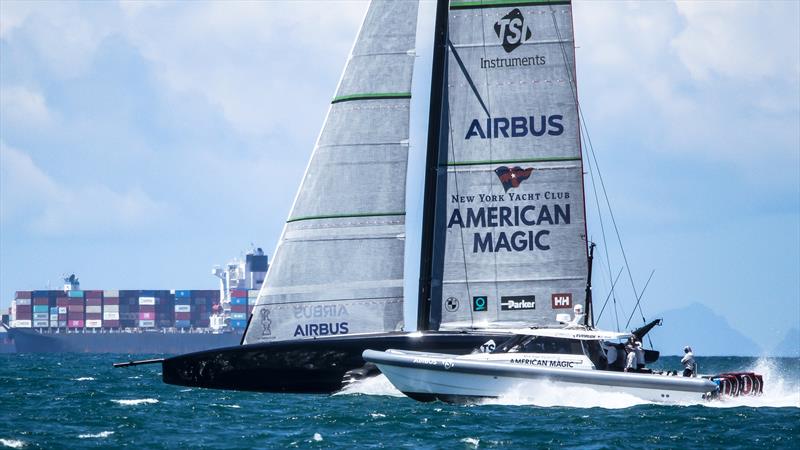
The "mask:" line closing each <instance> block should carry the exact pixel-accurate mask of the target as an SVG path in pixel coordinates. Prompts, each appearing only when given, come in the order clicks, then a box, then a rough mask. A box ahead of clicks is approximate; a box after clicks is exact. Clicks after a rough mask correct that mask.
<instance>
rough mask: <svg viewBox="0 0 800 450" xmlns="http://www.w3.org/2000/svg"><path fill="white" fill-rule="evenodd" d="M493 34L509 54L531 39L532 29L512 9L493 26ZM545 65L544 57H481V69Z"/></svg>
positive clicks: (516, 11)
mask: <svg viewBox="0 0 800 450" xmlns="http://www.w3.org/2000/svg"><path fill="white" fill-rule="evenodd" d="M494 33H495V34H496V35H497V38H498V39H499V40H500V45H502V46H503V50H505V52H506V53H511V52H513V51H514V50H516V49H517V48H518V47H519V46H521V45H522V44H524V43H526V42H528V41H530V40H531V39H532V38H533V29H532V28H531V26H530V25H529V24H528V23H526V21H525V16H524V15H523V14H522V11H520V10H519V9H518V8H514V9H512V10H511V12H509V13H508V14H506V15H505V16H503V17H501V18H500V20H498V21H497V22H495V24H494ZM546 63H547V59H546V58H545V56H544V55H538V54H537V55H528V56H518V57H507V58H500V57H497V58H483V57H481V69H499V68H505V67H509V68H514V67H530V66H543V65H545V64H546Z"/></svg>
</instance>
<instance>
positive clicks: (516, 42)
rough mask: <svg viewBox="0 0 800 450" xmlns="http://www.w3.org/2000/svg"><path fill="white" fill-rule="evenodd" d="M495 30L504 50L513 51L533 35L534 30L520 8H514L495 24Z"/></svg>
mask: <svg viewBox="0 0 800 450" xmlns="http://www.w3.org/2000/svg"><path fill="white" fill-rule="evenodd" d="M494 32H495V34H497V37H498V38H500V42H501V44H502V45H503V50H505V51H506V53H511V52H513V51H514V50H515V49H516V48H517V47H519V46H520V45H522V44H523V43H525V42H527V41H529V40H530V39H531V38H532V37H533V30H532V29H531V27H530V25H528V24H526V23H525V16H523V15H522V11H520V10H519V8H514V9H512V10H511V11H510V12H509V13H508V14H506V15H505V16H503V17H501V18H500V20H498V21H497V22H495V24H494Z"/></svg>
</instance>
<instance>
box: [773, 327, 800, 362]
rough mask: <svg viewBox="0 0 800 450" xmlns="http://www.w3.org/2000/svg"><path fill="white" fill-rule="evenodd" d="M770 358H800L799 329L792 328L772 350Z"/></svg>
mask: <svg viewBox="0 0 800 450" xmlns="http://www.w3.org/2000/svg"><path fill="white" fill-rule="evenodd" d="M770 354H771V355H772V356H791V357H793V358H800V329H797V328H792V329H790V330H789V331H788V332H787V333H786V337H784V338H783V340H782V341H781V342H780V344H778V345H776V346H775V348H773V349H772V352H771V353H770Z"/></svg>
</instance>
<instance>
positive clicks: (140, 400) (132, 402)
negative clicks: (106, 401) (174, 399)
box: [111, 398, 158, 406]
mask: <svg viewBox="0 0 800 450" xmlns="http://www.w3.org/2000/svg"><path fill="white" fill-rule="evenodd" d="M111 401H112V402H114V403H116V404H118V405H122V406H137V405H151V404H154V403H158V400H156V399H154V398H137V399H130V400H111Z"/></svg>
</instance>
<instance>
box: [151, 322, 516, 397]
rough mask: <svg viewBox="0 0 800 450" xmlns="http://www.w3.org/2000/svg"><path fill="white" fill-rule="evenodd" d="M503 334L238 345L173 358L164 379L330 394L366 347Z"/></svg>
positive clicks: (463, 347)
mask: <svg viewBox="0 0 800 450" xmlns="http://www.w3.org/2000/svg"><path fill="white" fill-rule="evenodd" d="M507 338H508V335H507V334H501V333H490V332H480V333H471V332H470V333H459V332H426V333H424V334H418V333H415V334H408V333H381V334H370V335H366V336H364V335H362V336H346V337H330V338H321V339H314V340H302V341H286V342H271V343H259V344H249V345H241V346H237V347H228V348H221V349H216V350H207V351H203V352H198V353H190V354H187V355H180V356H175V357H172V358H168V359H165V360H164V362H163V363H162V365H163V370H162V378H163V380H164V382H165V383H168V384H175V385H180V386H190V387H203V388H213V389H232V390H241V391H259V392H287V393H289V392H290V393H332V392H336V391H338V390H340V389H341V388H342V386H343V384H342V379H343V378H344V376H345V374H346V373H347V372H348V371H350V370H353V369H360V368H362V367H363V366H364V364H366V362H365V361H364V359H363V358H362V357H361V353H363V351H364V350H366V349H372V350H387V349H390V348H393V349H400V350H420V351H429V352H437V353H450V354H466V353H469V352H471V351H472V350H473V349H475V348H477V347H480V346H481V345H483V344H484V343H486V342H487V341H488V340H490V339H493V340H494V341H495V343H497V344H499V343H500V342H502V341H504V340H505V339H507Z"/></svg>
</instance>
